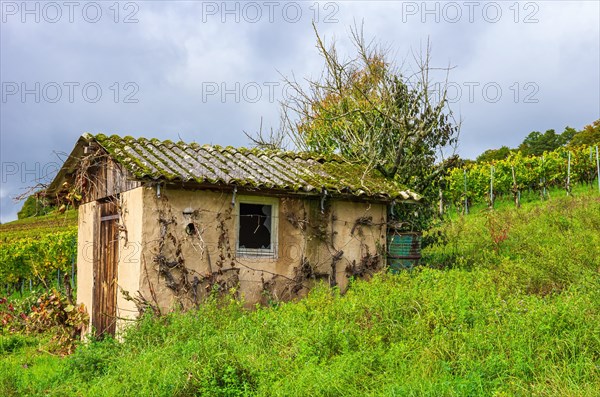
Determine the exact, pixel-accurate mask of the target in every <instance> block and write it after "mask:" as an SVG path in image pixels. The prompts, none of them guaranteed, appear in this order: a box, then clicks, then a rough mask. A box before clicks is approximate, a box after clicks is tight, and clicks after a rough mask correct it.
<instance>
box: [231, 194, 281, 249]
mask: <svg viewBox="0 0 600 397" xmlns="http://www.w3.org/2000/svg"><path fill="white" fill-rule="evenodd" d="M236 204H237V205H236V214H237V244H236V246H237V253H238V255H241V256H269V257H276V256H277V218H278V216H277V215H278V210H279V209H278V200H277V199H276V198H270V197H240V198H239V200H238V202H237V203H236Z"/></svg>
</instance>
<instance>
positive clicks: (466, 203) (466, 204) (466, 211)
mask: <svg viewBox="0 0 600 397" xmlns="http://www.w3.org/2000/svg"><path fill="white" fill-rule="evenodd" d="M463 171H464V172H465V214H466V215H468V214H469V199H468V197H467V169H466V168H465V169H464V170H463Z"/></svg>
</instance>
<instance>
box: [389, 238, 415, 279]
mask: <svg viewBox="0 0 600 397" xmlns="http://www.w3.org/2000/svg"><path fill="white" fill-rule="evenodd" d="M387 248H388V256H387V257H388V267H389V268H390V272H392V273H398V272H399V271H401V270H405V269H412V268H413V267H415V266H417V265H418V264H419V260H420V259H421V233H417V232H399V231H396V230H393V229H392V230H390V231H389V232H388V241H387Z"/></svg>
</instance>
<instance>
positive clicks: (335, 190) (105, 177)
mask: <svg viewBox="0 0 600 397" xmlns="http://www.w3.org/2000/svg"><path fill="white" fill-rule="evenodd" d="M47 193H48V194H49V195H52V196H53V197H56V198H58V199H62V200H70V201H71V202H72V203H77V204H79V232H78V244H79V250H78V256H77V300H78V302H82V303H84V304H85V305H86V307H87V308H88V311H89V314H90V318H91V324H92V327H93V328H94V329H95V331H96V332H97V333H98V334H103V333H112V334H114V333H115V331H118V330H119V329H121V328H122V327H123V325H124V324H125V323H126V321H125V320H126V319H131V318H135V317H136V316H137V315H138V314H139V313H140V312H141V311H144V310H149V309H150V310H157V311H165V310H169V309H170V308H173V307H176V306H179V307H183V308H187V307H191V306H193V305H197V304H199V303H200V302H202V299H203V298H205V297H206V296H207V295H209V294H218V293H224V292H225V293H232V294H236V295H238V296H239V297H240V298H242V299H244V301H245V302H246V303H247V304H249V305H252V304H255V303H258V302H265V301H268V300H271V299H273V300H287V299H293V298H295V297H301V296H302V295H304V294H305V293H306V292H307V291H308V290H309V289H310V287H311V285H313V284H314V283H315V282H316V281H318V280H326V281H327V282H329V283H330V284H331V285H335V286H339V288H340V289H341V290H342V291H343V290H344V289H345V288H346V286H347V283H348V279H349V278H350V277H353V276H358V277H360V276H365V275H369V274H371V273H372V272H374V271H376V270H377V269H379V268H381V267H382V266H384V265H385V255H384V253H385V246H386V223H387V214H388V207H389V206H390V204H394V203H396V202H416V201H418V200H419V196H418V195H416V194H415V193H412V192H410V191H409V190H403V189H402V188H400V187H399V186H397V185H396V184H394V183H393V182H390V181H389V180H386V179H385V178H384V177H383V176H382V175H380V174H379V173H378V172H377V171H375V170H369V169H367V168H365V167H361V166H357V165H354V164H350V163H348V162H346V161H343V160H342V159H341V158H338V157H336V156H328V157H324V156H318V155H314V154H306V153H293V152H284V151H265V150H257V149H244V148H233V147H219V146H206V145H205V146H201V145H198V144H196V143H191V144H187V143H183V142H177V143H175V142H171V141H159V140H157V139H145V138H140V139H135V138H131V137H119V136H115V135H113V136H105V135H102V134H100V135H90V134H84V135H83V136H81V138H80V139H79V140H78V141H77V144H76V145H75V148H74V149H73V151H72V153H71V154H70V156H69V158H68V159H67V160H66V161H65V163H64V165H63V167H62V168H61V170H60V171H59V173H58V175H57V176H56V178H55V179H54V181H53V182H52V184H51V185H50V187H49V188H48V190H47Z"/></svg>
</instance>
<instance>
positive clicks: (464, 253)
mask: <svg viewBox="0 0 600 397" xmlns="http://www.w3.org/2000/svg"><path fill="white" fill-rule="evenodd" d="M504 229H506V230H507V232H506V237H505V238H504V239H502V241H499V242H498V241H497V240H496V242H495V241H494V236H495V234H497V231H498V230H504ZM438 231H439V232H441V233H442V235H443V236H445V240H446V243H443V240H444V239H440V240H439V241H440V242H439V243H438V244H436V245H433V246H432V247H430V248H428V249H426V250H425V252H424V261H425V262H426V263H427V265H428V267H422V268H418V269H414V270H413V271H407V272H403V273H401V274H399V275H391V274H380V275H377V276H376V277H374V278H373V279H372V280H370V281H368V282H367V281H355V282H353V283H352V284H351V287H350V289H349V291H348V292H347V293H346V294H345V295H340V294H339V293H338V292H337V291H336V290H332V289H330V288H329V287H327V286H320V287H318V288H316V289H315V290H313V291H312V292H311V293H310V295H309V296H308V297H307V298H306V299H304V300H302V301H299V302H296V303H281V304H279V305H277V306H273V307H262V308H257V309H256V310H253V311H248V310H245V309H244V308H243V305H242V303H240V302H238V301H235V300H233V299H229V298H227V297H225V298H221V299H213V300H210V301H209V302H207V303H206V304H205V305H203V306H201V307H200V308H199V309H198V310H195V311H191V312H188V313H173V314H170V315H168V316H165V317H162V318H151V317H146V318H144V319H142V320H141V321H139V322H138V323H136V324H135V325H134V326H132V327H131V329H130V330H129V331H128V332H127V333H126V334H125V335H123V343H119V342H115V341H114V340H112V339H108V340H104V341H91V342H89V343H87V344H85V345H83V346H80V347H79V348H78V350H77V351H76V353H75V354H73V355H72V356H69V357H66V358H60V357H55V356H53V355H50V354H48V353H45V352H44V350H45V349H44V343H45V341H44V338H39V339H38V338H31V337H25V336H21V335H1V336H0V354H1V358H0V395H3V396H4V395H6V396H11V395H15V396H16V395H18V396H22V395H32V396H45V395H50V396H196V395H198V396H244V395H257V396H435V397H437V396H497V397H499V396H561V397H562V396H599V395H600V327H599V326H598V324H600V274H599V271H600V197H598V195H597V194H591V193H588V194H580V195H575V196H574V197H555V196H553V198H552V199H551V200H549V201H547V202H544V203H538V204H536V205H527V206H524V207H523V208H521V209H519V210H517V209H514V208H511V207H509V206H507V207H505V208H501V209H499V210H496V211H492V212H490V211H483V210H482V211H476V212H475V213H472V214H471V215H469V216H466V217H461V216H456V217H454V218H452V220H450V221H448V222H447V223H446V224H445V225H443V226H442V227H441V228H440V229H439V230H438ZM431 234H432V235H434V234H435V233H433V232H432V233H431Z"/></svg>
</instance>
